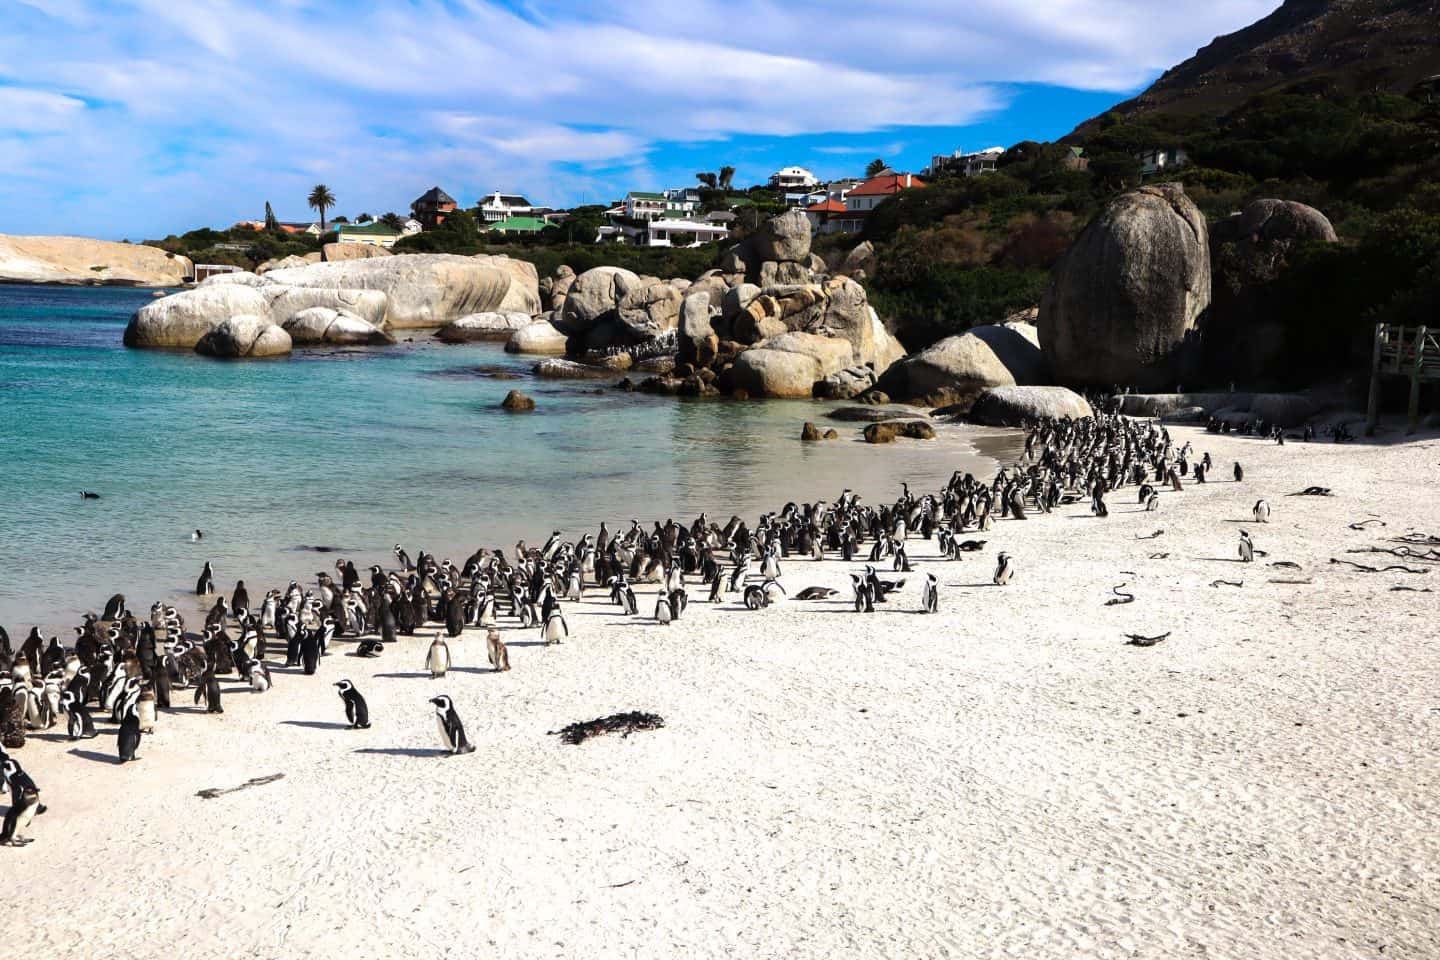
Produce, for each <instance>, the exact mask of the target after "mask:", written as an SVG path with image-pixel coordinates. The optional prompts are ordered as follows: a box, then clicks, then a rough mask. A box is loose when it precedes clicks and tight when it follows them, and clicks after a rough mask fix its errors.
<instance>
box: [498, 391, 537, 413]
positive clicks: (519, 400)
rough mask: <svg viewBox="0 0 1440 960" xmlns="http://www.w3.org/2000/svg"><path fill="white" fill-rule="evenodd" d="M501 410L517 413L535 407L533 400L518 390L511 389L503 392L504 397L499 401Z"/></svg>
mask: <svg viewBox="0 0 1440 960" xmlns="http://www.w3.org/2000/svg"><path fill="white" fill-rule="evenodd" d="M500 408H501V409H502V410H509V411H510V412H511V413H518V412H522V411H526V410H534V409H535V401H534V400H533V399H531V398H530V397H528V396H526V395H525V394H523V393H521V392H520V391H519V390H511V391H510V392H509V393H507V394H505V399H504V400H501V401H500Z"/></svg>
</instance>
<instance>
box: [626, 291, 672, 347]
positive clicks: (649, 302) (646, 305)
mask: <svg viewBox="0 0 1440 960" xmlns="http://www.w3.org/2000/svg"><path fill="white" fill-rule="evenodd" d="M683 300H684V295H683V293H682V292H681V291H680V290H678V289H677V288H676V287H675V286H673V285H672V284H671V283H669V282H667V281H661V282H658V283H651V284H647V285H645V286H643V287H637V288H635V289H632V290H628V291H626V293H625V295H624V296H623V297H621V298H620V301H619V302H618V303H617V304H616V316H617V318H618V319H619V321H620V326H621V327H623V328H624V329H625V331H626V332H627V333H629V335H630V336H631V337H632V338H634V339H635V340H650V339H653V338H655V337H658V336H659V335H660V334H662V333H666V332H668V331H670V330H674V329H675V327H676V326H677V325H678V324H679V322H680V305H681V303H682V302H683Z"/></svg>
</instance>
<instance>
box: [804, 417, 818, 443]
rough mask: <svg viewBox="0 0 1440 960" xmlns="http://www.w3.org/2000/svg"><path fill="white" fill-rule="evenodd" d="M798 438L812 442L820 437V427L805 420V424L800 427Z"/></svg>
mask: <svg viewBox="0 0 1440 960" xmlns="http://www.w3.org/2000/svg"><path fill="white" fill-rule="evenodd" d="M800 439H801V440H804V441H807V442H814V441H816V440H819V439H820V428H819V427H817V426H815V424H813V423H811V422H810V421H808V420H807V421H805V426H803V427H801V428H800Z"/></svg>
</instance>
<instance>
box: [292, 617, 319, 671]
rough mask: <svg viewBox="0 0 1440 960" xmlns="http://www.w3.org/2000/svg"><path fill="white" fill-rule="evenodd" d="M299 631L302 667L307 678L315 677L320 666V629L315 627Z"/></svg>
mask: <svg viewBox="0 0 1440 960" xmlns="http://www.w3.org/2000/svg"><path fill="white" fill-rule="evenodd" d="M297 629H298V630H299V634H298V636H299V646H300V667H301V669H302V670H304V671H305V675H306V676H307V677H308V676H313V675H314V673H315V670H316V669H317V668H318V667H319V665H320V628H319V627H313V628H310V629H308V630H307V629H305V628H304V627H299V628H297Z"/></svg>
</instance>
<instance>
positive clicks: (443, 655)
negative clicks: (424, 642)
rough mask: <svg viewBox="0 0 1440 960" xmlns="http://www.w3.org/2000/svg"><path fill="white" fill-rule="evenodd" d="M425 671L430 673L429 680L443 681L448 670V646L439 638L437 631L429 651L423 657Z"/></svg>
mask: <svg viewBox="0 0 1440 960" xmlns="http://www.w3.org/2000/svg"><path fill="white" fill-rule="evenodd" d="M425 669H427V670H429V671H430V679H431V680H441V679H443V678H444V677H445V673H446V671H448V670H449V669H450V646H449V645H448V644H447V643H446V642H445V639H444V638H443V637H441V636H440V633H439V631H436V633H435V639H434V640H432V641H430V651H429V652H428V653H427V654H426V655H425Z"/></svg>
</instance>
